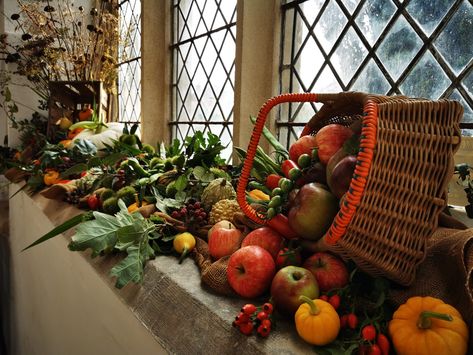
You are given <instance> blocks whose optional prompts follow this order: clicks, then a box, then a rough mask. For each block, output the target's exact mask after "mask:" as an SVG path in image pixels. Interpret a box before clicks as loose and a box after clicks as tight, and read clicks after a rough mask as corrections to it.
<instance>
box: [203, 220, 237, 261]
mask: <svg viewBox="0 0 473 355" xmlns="http://www.w3.org/2000/svg"><path fill="white" fill-rule="evenodd" d="M221 222H225V223H221ZM221 222H219V224H218V225H215V226H214V227H212V228H211V229H210V230H209V233H208V243H209V253H210V255H211V256H212V258H214V259H220V258H222V257H224V256H227V255H231V254H233V252H235V251H236V250H238V249H239V248H240V244H241V241H242V240H243V233H242V232H241V231H240V230H239V229H237V228H235V226H234V225H233V224H232V223H230V222H228V221H221Z"/></svg>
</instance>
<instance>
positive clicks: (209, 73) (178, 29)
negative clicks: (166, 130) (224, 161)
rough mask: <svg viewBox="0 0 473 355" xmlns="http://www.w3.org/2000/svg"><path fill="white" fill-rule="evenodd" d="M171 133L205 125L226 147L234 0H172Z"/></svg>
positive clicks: (231, 94) (180, 133)
mask: <svg viewBox="0 0 473 355" xmlns="http://www.w3.org/2000/svg"><path fill="white" fill-rule="evenodd" d="M172 13H173V15H172V16H173V26H172V35H173V36H172V42H173V43H172V55H173V73H172V117H171V122H170V125H171V135H172V138H177V139H179V140H181V141H183V140H185V138H186V137H188V136H192V135H193V134H194V132H196V131H202V132H204V133H205V132H206V131H208V130H210V131H211V132H212V133H214V134H216V135H218V136H219V137H220V139H221V140H222V142H223V144H224V145H227V144H228V145H227V148H226V149H225V151H224V156H225V157H227V158H229V157H230V155H231V151H232V144H231V141H232V132H233V129H232V128H233V102H234V77H235V43H236V0H212V1H210V0H208V1H202V0H180V1H178V0H174V1H173V7H172Z"/></svg>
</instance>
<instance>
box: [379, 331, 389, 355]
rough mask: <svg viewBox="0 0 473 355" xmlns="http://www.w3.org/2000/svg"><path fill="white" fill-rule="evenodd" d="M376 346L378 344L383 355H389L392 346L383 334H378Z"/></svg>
mask: <svg viewBox="0 0 473 355" xmlns="http://www.w3.org/2000/svg"><path fill="white" fill-rule="evenodd" d="M376 344H378V346H379V347H380V349H381V352H382V353H383V355H389V348H390V344H389V339H388V338H387V336H386V335H384V334H381V333H380V334H378V337H377V338H376Z"/></svg>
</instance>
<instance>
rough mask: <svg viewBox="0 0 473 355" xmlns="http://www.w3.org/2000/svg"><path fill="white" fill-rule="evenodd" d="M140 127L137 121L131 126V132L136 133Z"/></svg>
mask: <svg viewBox="0 0 473 355" xmlns="http://www.w3.org/2000/svg"><path fill="white" fill-rule="evenodd" d="M138 127H139V125H138V124H137V123H134V124H133V126H131V129H130V134H135V133H136V130H137V129H138Z"/></svg>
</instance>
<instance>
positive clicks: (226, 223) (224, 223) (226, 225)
mask: <svg viewBox="0 0 473 355" xmlns="http://www.w3.org/2000/svg"><path fill="white" fill-rule="evenodd" d="M222 227H224V228H227V229H234V228H236V227H235V225H234V224H233V223H232V222H230V221H226V220H223V221H220V222H217V223H215V224H214V225H213V226H212V228H210V229H209V231H208V232H207V240H208V239H209V236H210V234H211V233H212V231H214V230H216V229H219V228H222Z"/></svg>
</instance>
